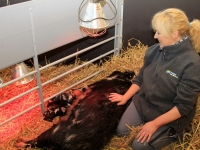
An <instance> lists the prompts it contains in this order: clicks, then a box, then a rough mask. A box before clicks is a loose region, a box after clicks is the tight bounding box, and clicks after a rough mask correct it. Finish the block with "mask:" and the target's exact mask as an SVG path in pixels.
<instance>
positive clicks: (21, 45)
mask: <svg viewBox="0 0 200 150" xmlns="http://www.w3.org/2000/svg"><path fill="white" fill-rule="evenodd" d="M81 2H82V0H74V1H72V0H33V1H28V2H24V3H19V4H15V5H10V6H6V7H2V8H0V20H1V23H0V61H1V63H0V69H2V68H5V67H8V66H11V65H13V64H16V63H18V62H21V61H24V60H26V59H29V58H31V57H33V56H34V47H33V35H32V31H33V33H34V38H35V45H36V50H37V54H41V53H44V52H47V51H50V50H52V49H55V48H57V47H60V46H62V45H65V44H68V43H70V42H72V41H76V40H78V39H80V38H83V37H84V36H83V34H82V32H81V31H80V29H79V22H78V9H79V6H80V4H81ZM114 3H115V2H114ZM103 9H104V11H105V14H107V17H108V18H111V17H112V16H113V13H112V12H111V10H110V9H111V8H110V7H109V6H108V5H103ZM83 11H84V10H83ZM30 16H31V17H32V20H33V26H31V17H30ZM115 21H116V20H113V21H111V22H109V24H110V26H113V25H114V22H115Z"/></svg>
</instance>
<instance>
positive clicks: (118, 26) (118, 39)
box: [0, 0, 123, 126]
mask: <svg viewBox="0 0 200 150" xmlns="http://www.w3.org/2000/svg"><path fill="white" fill-rule="evenodd" d="M115 4H116V7H117V10H118V15H117V19H116V20H117V21H116V23H115V36H113V37H111V38H108V39H106V40H104V41H102V42H99V43H97V44H94V45H92V46H90V47H87V48H85V49H82V50H80V51H78V52H75V53H73V54H71V55H69V56H66V57H64V58H62V59H59V60H57V61H55V62H53V63H50V64H48V65H46V66H44V67H41V68H39V63H38V52H37V51H38V50H37V42H36V35H35V24H34V20H33V11H32V8H29V14H30V21H31V33H32V43H33V49H34V56H33V61H34V66H35V70H34V71H32V72H30V73H28V74H26V75H24V76H22V77H20V78H17V79H14V80H11V81H9V82H7V83H3V84H2V85H0V88H3V87H5V86H8V85H10V84H12V83H14V82H16V81H18V80H20V79H22V78H24V77H26V76H29V75H32V74H36V79H37V86H36V87H34V88H31V89H30V90H28V91H26V92H23V93H21V94H19V95H17V96H15V97H13V98H11V99H8V100H7V101H5V102H3V103H1V104H0V107H2V106H4V105H6V104H8V103H10V102H12V101H14V100H16V99H18V98H20V97H22V96H24V95H26V94H28V93H30V92H33V91H35V90H37V91H38V94H39V99H40V102H39V103H37V104H35V105H33V106H32V107H30V108H28V109H26V110H24V111H22V112H21V113H19V114H17V115H15V116H12V117H11V118H9V119H7V120H5V121H4V122H1V123H0V126H2V125H4V124H6V123H8V122H9V121H11V120H13V119H15V118H17V117H19V116H21V115H22V114H24V113H26V112H28V111H30V110H32V109H34V108H36V107H38V106H40V107H41V112H42V113H44V103H45V102H46V101H48V100H49V99H51V98H53V97H55V96H56V95H58V94H60V93H62V92H64V91H66V90H68V89H71V88H72V87H74V86H76V85H78V84H80V83H82V82H84V81H86V80H88V79H90V78H92V77H93V76H95V75H97V74H98V73H100V72H101V71H103V70H99V71H97V72H95V73H93V74H91V75H90V76H88V77H86V78H84V79H82V80H80V81H78V82H76V83H75V84H73V85H71V86H69V87H66V88H65V89H63V90H62V91H60V92H58V93H56V94H54V95H52V96H51V97H49V98H47V99H44V98H43V94H42V87H43V86H45V85H46V84H48V83H51V82H53V81H55V80H57V79H59V78H61V77H63V76H65V75H67V74H69V73H71V72H73V71H76V70H78V69H80V68H82V67H84V66H86V65H88V64H90V63H92V62H94V61H96V60H99V59H101V58H103V57H105V56H108V55H110V54H114V55H118V54H119V53H120V50H121V46H122V23H123V14H122V12H123V10H122V9H123V2H122V1H120V2H119V1H118V0H116V1H115ZM112 40H114V49H113V50H110V51H109V52H106V53H105V54H103V55H101V56H99V57H96V58H94V59H92V60H90V61H88V62H86V63H84V64H82V65H80V66H77V67H76V68H73V69H71V70H69V71H67V72H65V73H63V74H61V75H59V76H57V77H55V78H53V79H51V80H48V81H46V82H44V83H42V82H41V79H40V71H41V70H43V69H45V68H48V67H51V66H53V65H55V64H58V63H60V62H62V61H64V60H67V59H69V58H72V57H75V56H77V55H79V54H81V53H84V52H87V51H89V50H91V49H93V48H95V47H97V46H99V45H102V44H105V43H107V42H109V41H112ZM22 60H23V58H22Z"/></svg>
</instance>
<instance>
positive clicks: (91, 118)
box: [16, 71, 135, 150]
mask: <svg viewBox="0 0 200 150" xmlns="http://www.w3.org/2000/svg"><path fill="white" fill-rule="evenodd" d="M134 75H135V74H134V72H131V71H126V72H119V71H115V72H113V73H112V74H111V75H109V76H108V77H106V78H105V79H102V80H100V81H97V82H95V83H93V84H91V85H88V86H87V88H84V91H82V94H83V96H82V99H81V100H80V99H79V102H78V103H77V104H76V106H75V107H73V109H71V110H70V111H71V112H70V116H69V117H67V119H63V120H62V121H61V122H60V123H58V124H56V125H54V126H52V127H51V128H50V129H48V130H47V131H45V132H43V133H42V134H40V135H39V136H38V137H37V138H35V139H32V140H24V139H23V138H22V139H19V140H18V141H17V143H16V147H29V146H30V147H38V148H49V149H51V150H100V149H102V148H103V147H104V146H105V145H106V144H107V143H108V142H109V141H110V139H111V138H112V136H113V135H114V134H115V130H116V127H117V125H118V122H119V119H120V118H121V116H122V114H123V112H124V111H125V109H126V105H123V106H122V105H121V106H118V105H117V104H116V103H113V102H110V101H109V100H108V95H109V94H110V93H112V92H116V93H119V94H124V93H125V92H126V91H127V90H128V88H129V87H130V86H131V84H132V83H131V80H132V78H133V76H134ZM80 97H81V96H80Z"/></svg>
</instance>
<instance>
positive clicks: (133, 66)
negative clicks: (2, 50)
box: [0, 39, 200, 150]
mask: <svg viewBox="0 0 200 150" xmlns="http://www.w3.org/2000/svg"><path fill="white" fill-rule="evenodd" d="M132 40H134V41H135V40H136V39H130V40H129V41H128V42H129V44H128V47H127V48H125V49H124V50H123V51H122V53H121V54H120V55H118V56H111V57H110V58H109V59H108V60H104V61H102V62H100V64H99V65H97V64H90V65H87V66H86V67H84V68H82V69H79V70H78V71H75V72H73V73H70V74H68V75H66V76H65V77H63V78H61V79H59V80H57V81H55V82H52V83H49V84H47V85H46V86H44V87H43V97H44V98H47V97H49V96H51V95H53V94H55V93H56V92H59V91H60V90H62V89H64V88H66V87H67V86H70V85H72V84H73V83H75V82H77V81H79V80H80V79H82V78H84V77H87V76H88V75H90V74H92V73H94V72H95V71H98V70H101V69H104V71H102V72H101V73H100V74H98V75H97V76H95V77H93V78H91V79H89V80H87V81H85V82H83V83H81V84H79V85H78V86H77V87H75V88H78V87H83V86H86V85H88V84H91V83H93V82H95V81H98V80H100V79H102V78H104V77H105V76H107V75H109V74H110V73H111V72H113V71H115V70H119V71H125V70H134V71H135V72H136V74H137V73H138V72H139V69H140V68H141V66H142V64H143V57H144V54H145V51H146V49H147V46H145V45H143V44H142V43H141V42H140V41H138V40H136V41H137V44H136V45H134V46H132V45H131V41H132ZM83 63H84V62H81V61H80V60H79V59H78V58H76V62H75V63H74V64H73V65H62V64H60V65H58V66H54V67H49V68H47V69H45V70H43V71H42V72H41V80H42V82H45V81H47V80H50V79H52V78H53V77H56V76H57V75H59V74H61V73H64V72H66V71H67V70H70V69H72V68H74V67H76V66H78V65H80V64H83ZM11 70H12V67H9V68H6V69H3V70H0V77H2V79H3V80H4V82H7V81H9V80H10V76H11ZM35 86H36V80H35V79H34V80H33V81H32V82H30V83H28V84H26V85H22V86H18V87H16V86H15V85H14V84H11V85H9V86H6V87H4V88H1V89H0V103H3V102H4V101H6V100H7V99H10V98H12V97H14V96H16V95H18V94H19V93H21V92H24V91H26V90H28V89H30V88H32V87H35ZM199 101H200V97H199V99H198V104H197V109H196V115H195V118H194V119H193V122H192V130H191V132H189V133H185V134H184V139H183V142H177V143H174V144H171V145H169V146H168V147H166V148H164V149H163V150H184V149H185V150H198V149H200V139H199V137H200V130H199V126H200V119H199V118H200V102H199ZM38 102H39V96H38V92H37V91H33V92H31V93H30V94H28V95H25V96H23V97H21V98H19V99H17V100H16V101H14V102H11V103H9V104H8V105H6V106H3V107H1V111H0V122H3V121H4V120H6V119H8V118H10V117H12V116H14V115H16V114H17V113H20V112H21V111H23V110H25V109H27V108H29V107H31V106H33V105H34V104H36V103H38ZM57 121H58V118H55V119H54V121H53V122H52V123H50V122H47V121H44V120H43V117H42V114H41V110H40V107H37V108H36V109H33V110H31V111H29V112H27V113H26V114H24V115H22V116H20V117H18V118H17V119H14V120H12V121H10V122H9V123H7V124H5V125H3V126H1V127H0V148H1V149H2V150H15V149H16V148H15V147H14V146H13V145H14V143H15V140H16V139H17V138H18V137H27V138H30V137H31V138H34V137H36V136H37V135H39V134H40V133H42V132H43V131H45V130H46V129H48V128H49V127H51V126H52V125H53V123H56V122H57ZM127 127H128V128H130V135H128V136H127V137H123V138H119V137H117V136H114V137H113V138H112V139H111V141H110V143H108V144H107V145H106V146H105V147H104V150H132V148H131V147H130V144H131V142H132V140H133V139H134V138H135V136H136V134H137V133H138V131H139V128H140V127H136V128H134V127H130V126H127ZM18 150H19V149H18ZM27 150H31V148H27Z"/></svg>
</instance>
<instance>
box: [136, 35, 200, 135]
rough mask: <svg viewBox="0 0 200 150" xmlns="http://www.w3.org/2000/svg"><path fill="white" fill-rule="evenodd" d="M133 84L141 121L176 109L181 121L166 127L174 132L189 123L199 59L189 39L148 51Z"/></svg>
mask: <svg viewBox="0 0 200 150" xmlns="http://www.w3.org/2000/svg"><path fill="white" fill-rule="evenodd" d="M133 83H135V84H137V85H139V86H140V91H139V92H138V93H137V94H135V96H134V97H133V101H134V104H135V106H136V108H137V110H138V112H139V113H140V115H141V117H142V118H143V119H144V121H146V122H148V121H151V120H153V119H155V118H157V117H158V116H160V115H161V114H163V113H165V112H167V111H169V110H170V109H172V108H173V107H174V106H176V107H177V108H178V110H179V112H180V114H181V116H182V117H181V118H179V119H177V120H175V121H173V122H171V123H169V124H168V125H169V126H171V127H173V128H174V129H175V130H176V131H177V132H180V131H182V130H184V129H185V128H186V127H187V126H188V124H189V123H190V122H191V121H192V119H193V117H194V113H195V105H196V101H197V98H198V94H199V92H200V57H199V55H198V54H197V52H196V51H194V50H193V48H192V44H191V42H190V39H189V38H187V39H185V40H184V41H182V42H180V43H178V44H175V45H171V46H165V47H163V49H162V50H161V49H160V45H159V44H155V45H153V46H151V47H150V48H148V50H147V52H146V54H145V58H144V65H143V67H142V68H141V70H140V72H139V74H138V76H137V77H136V78H135V79H134V81H133Z"/></svg>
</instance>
